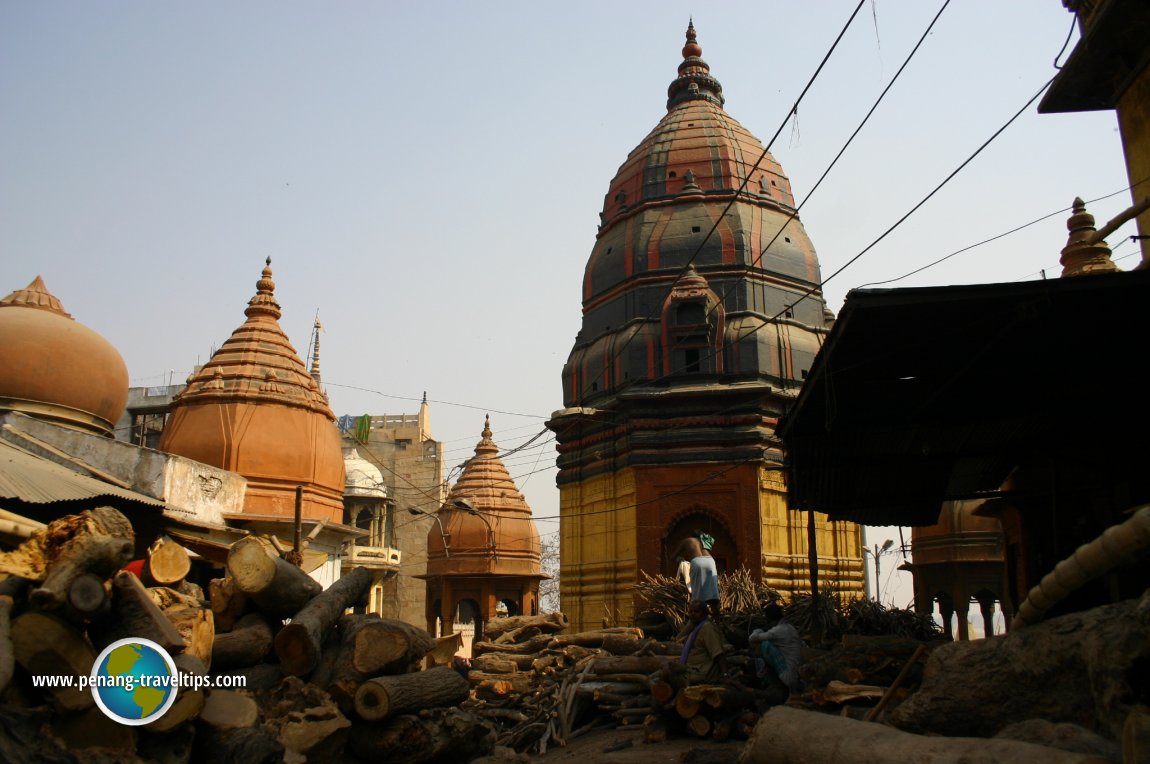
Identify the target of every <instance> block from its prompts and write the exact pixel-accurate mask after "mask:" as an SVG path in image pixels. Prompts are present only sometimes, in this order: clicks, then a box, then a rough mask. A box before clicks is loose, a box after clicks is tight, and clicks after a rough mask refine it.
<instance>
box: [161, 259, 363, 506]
mask: <svg viewBox="0 0 1150 764" xmlns="http://www.w3.org/2000/svg"><path fill="white" fill-rule="evenodd" d="M244 313H245V315H246V316H247V321H245V322H244V323H243V325H242V326H240V327H239V328H238V329H236V330H235V331H234V332H232V336H231V337H229V338H228V339H227V341H226V342H224V344H223V345H222V346H221V347H220V349H219V350H217V351H216V352H215V354H214V355H213V356H212V358H211V360H209V361H208V362H207V363H206V364H205V365H204V366H203V367H202V368H201V369H200V370H199V371H197V372H195V373H194V374H193V375H192V376H191V377H189V378H188V386H187V388H186V389H185V390H184V391H183V392H181V393H180V394H179V395H178V396H177V397H176V398H175V400H174V401H173V402H172V413H171V418H170V420H169V422H168V425H167V427H166V428H165V430H164V435H163V438H162V440H161V442H160V448H161V449H162V450H164V451H168V452H169V453H173V454H179V455H181V456H186V457H188V458H189V459H195V460H196V461H200V462H204V463H205V464H211V465H214V466H217V467H221V468H223V469H226V470H231V471H233V472H238V473H240V474H241V475H243V476H244V477H246V478H247V479H248V491H247V496H246V498H245V501H244V511H246V512H251V513H255V514H274V515H284V516H289V517H290V516H292V515H294V512H295V488H296V486H297V485H302V486H303V494H304V497H303V514H304V516H305V517H310V518H316V519H320V518H325V517H326V518H328V519H330V520H333V521H335V522H339V521H340V520H341V518H342V514H343V489H344V467H343V453H342V449H341V447H340V440H339V431H338V430H337V429H336V427H335V415H334V414H333V413H332V411H331V407H330V406H328V403H327V400H326V399H325V398H324V395H323V393H322V392H321V391H320V389H319V385H318V384H316V381H315V380H314V379H313V378H312V377H311V376H310V375H309V374H308V372H307V370H306V369H305V368H304V365H303V361H301V360H300V357H299V355H298V354H297V353H296V351H295V348H293V347H292V345H291V343H290V342H289V341H288V338H287V336H286V335H285V334H284V332H283V329H281V328H280V325H279V321H278V319H279V317H280V315H281V313H280V306H279V303H278V302H277V301H276V299H275V282H274V281H272V269H271V258H268V261H267V266H266V267H265V268H264V270H263V275H262V278H260V279H259V281H257V282H256V294H255V296H254V297H252V299H251V300H250V301H249V302H248V307H247V309H246V310H245V311H244Z"/></svg>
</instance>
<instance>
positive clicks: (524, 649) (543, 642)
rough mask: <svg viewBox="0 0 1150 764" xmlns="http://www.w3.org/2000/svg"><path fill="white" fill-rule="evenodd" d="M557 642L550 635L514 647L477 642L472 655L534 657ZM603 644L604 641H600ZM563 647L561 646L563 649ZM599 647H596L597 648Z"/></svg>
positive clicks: (542, 635) (543, 635)
mask: <svg viewBox="0 0 1150 764" xmlns="http://www.w3.org/2000/svg"><path fill="white" fill-rule="evenodd" d="M554 640H555V637H553V636H552V635H550V634H540V635H539V636H538V637H533V638H532V639H529V640H527V641H526V642H520V643H519V644H514V645H500V644H496V643H494V642H476V643H474V644H473V645H472V646H471V654H472V655H482V654H484V653H514V654H516V655H534V654H536V653H538V652H539V651H540V650H545V649H547V647H548V646H549V645H550V644H551V642H552V641H554ZM600 642H602V640H600ZM561 646H562V645H560V647H561ZM597 646H598V645H596V647H597Z"/></svg>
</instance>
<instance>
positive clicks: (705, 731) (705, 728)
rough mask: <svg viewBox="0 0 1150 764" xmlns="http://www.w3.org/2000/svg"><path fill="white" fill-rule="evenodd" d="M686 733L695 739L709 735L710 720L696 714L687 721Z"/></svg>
mask: <svg viewBox="0 0 1150 764" xmlns="http://www.w3.org/2000/svg"><path fill="white" fill-rule="evenodd" d="M687 731H688V732H690V733H691V734H692V735H694V736H695V737H707V736H708V735H710V734H711V720H710V719H708V718H707V717H705V716H703V715H702V714H696V715H695V716H692V717H691V718H689V719H687Z"/></svg>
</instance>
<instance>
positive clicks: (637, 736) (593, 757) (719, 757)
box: [473, 729, 746, 764]
mask: <svg viewBox="0 0 1150 764" xmlns="http://www.w3.org/2000/svg"><path fill="white" fill-rule="evenodd" d="M745 745H746V741H745V740H728V741H726V742H723V743H716V742H715V741H713V740H700V739H698V738H692V737H670V738H668V739H667V740H666V741H665V742H663V743H654V744H648V743H644V742H643V732H642V730H641V729H636V730H635V731H633V732H631V731H628V730H616V729H604V730H598V731H593V732H590V733H588V734H586V735H583V736H581V737H578V738H576V739H575V740H572V741H571V742H570V743H568V745H567V747H566V748H548V749H547V753H545V754H543V755H542V756H540V755H539V754H534V755H523V754H515V753H514V752H507V753H503V752H501V753H503V755H496V756H487V757H484V758H481V759H476V760H475V762H473V764H509V762H514V761H520V762H534V761H543V762H551V764H649V762H682V763H683V764H735V763H736V762H737V761H738V759H739V754H740V753H742V751H743V746H745Z"/></svg>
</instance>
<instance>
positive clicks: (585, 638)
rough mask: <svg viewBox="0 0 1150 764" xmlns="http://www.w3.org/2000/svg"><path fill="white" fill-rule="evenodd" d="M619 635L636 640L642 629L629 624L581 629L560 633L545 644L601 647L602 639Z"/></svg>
mask: <svg viewBox="0 0 1150 764" xmlns="http://www.w3.org/2000/svg"><path fill="white" fill-rule="evenodd" d="M620 636H625V637H634V638H635V639H636V640H640V639H642V638H643V630H642V629H635V628H632V627H629V626H617V627H613V628H609V629H598V630H596V631H581V632H578V633H576V634H560V635H558V636H555V637H552V638H551V640H550V641H549V642H548V645H547V646H548V647H552V648H557V647H564V646H566V645H582V646H583V647H602V646H603V640H604V639H607V638H612V639H615V638H617V637H620Z"/></svg>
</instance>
